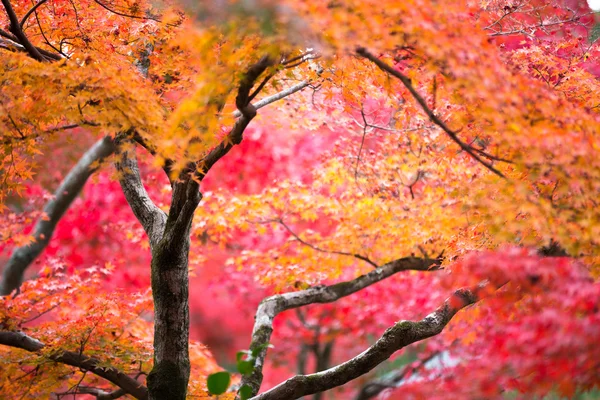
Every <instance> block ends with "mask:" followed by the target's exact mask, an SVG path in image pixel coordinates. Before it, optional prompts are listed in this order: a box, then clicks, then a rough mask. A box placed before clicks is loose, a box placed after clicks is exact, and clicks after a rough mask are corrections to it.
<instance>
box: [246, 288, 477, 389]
mask: <svg viewBox="0 0 600 400" xmlns="http://www.w3.org/2000/svg"><path fill="white" fill-rule="evenodd" d="M478 300H479V296H478V295H477V291H476V290H469V289H459V290H457V291H456V292H454V294H453V295H452V297H451V298H449V299H447V300H446V301H445V302H444V304H443V305H442V306H440V307H439V308H438V309H437V310H435V311H434V312H433V313H431V314H429V315H428V316H426V317H425V318H423V319H422V320H421V321H417V322H412V321H400V322H397V323H396V324H394V326H392V327H390V328H388V329H387V330H386V331H385V332H384V333H383V335H382V336H381V337H380V338H379V339H378V340H377V341H376V342H375V343H374V344H373V345H372V346H371V347H369V348H368V349H367V350H365V351H363V352H362V353H360V354H359V355H357V356H356V357H354V358H351V359H350V360H348V361H346V362H344V363H342V364H339V365H337V366H335V367H332V368H329V369H327V370H325V371H322V372H317V373H314V374H310V375H297V376H294V377H293V378H290V379H288V380H287V381H285V382H283V383H281V384H279V385H277V386H275V387H274V388H272V389H270V390H268V391H266V392H264V393H261V394H259V395H258V396H256V397H253V398H252V399H253V400H284V399H285V400H293V399H298V398H301V397H302V396H306V395H309V394H314V393H319V392H323V391H325V390H329V389H332V388H334V387H338V386H341V385H343V384H345V383H347V382H350V381H351V380H353V379H356V378H358V377H359V376H362V375H364V374H366V373H367V372H369V371H371V370H372V369H373V368H375V367H376V366H377V365H379V364H381V363H382V362H383V361H385V360H387V359H388V358H390V356H391V355H392V354H394V353H395V352H396V351H398V350H400V349H402V348H403V347H406V346H408V345H410V344H412V343H415V342H418V341H421V340H423V339H427V338H430V337H432V336H435V335H438V334H439V333H441V332H442V330H443V329H444V327H445V326H446V325H447V324H448V322H450V320H451V319H452V317H453V316H454V315H455V314H456V313H457V312H458V311H459V310H460V309H462V308H464V307H466V306H468V305H470V304H473V303H475V302H477V301H478Z"/></svg>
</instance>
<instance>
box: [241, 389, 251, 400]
mask: <svg viewBox="0 0 600 400" xmlns="http://www.w3.org/2000/svg"><path fill="white" fill-rule="evenodd" d="M239 395H240V399H242V400H248V399H249V398H250V397H252V388H251V387H250V386H248V385H244V386H242V387H241V388H240V391H239Z"/></svg>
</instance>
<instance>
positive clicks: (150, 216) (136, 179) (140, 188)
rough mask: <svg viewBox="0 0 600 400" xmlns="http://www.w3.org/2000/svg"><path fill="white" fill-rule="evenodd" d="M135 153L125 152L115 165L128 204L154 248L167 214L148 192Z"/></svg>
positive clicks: (161, 233) (131, 151) (159, 237)
mask: <svg viewBox="0 0 600 400" xmlns="http://www.w3.org/2000/svg"><path fill="white" fill-rule="evenodd" d="M134 152H135V150H134V149H131V150H126V151H123V154H122V155H121V160H120V161H117V162H116V163H115V167H116V168H117V170H118V171H119V183H120V184H121V189H122V190H123V194H124V195H125V198H126V199H127V203H129V206H130V207H131V210H132V211H133V214H134V215H135V217H136V218H137V219H138V221H140V223H141V224H142V227H143V228H144V231H145V232H146V234H147V235H148V239H149V240H150V245H151V246H152V247H154V246H156V244H158V242H159V241H160V239H161V238H162V235H163V232H164V229H165V224H166V222H167V214H165V212H164V211H162V210H161V209H160V208H158V207H157V206H156V205H155V204H154V202H153V201H152V199H151V198H150V196H149V195H148V192H146V189H145V188H144V184H143V183H142V179H141V178H140V170H139V168H138V164H137V160H136V158H135V154H134Z"/></svg>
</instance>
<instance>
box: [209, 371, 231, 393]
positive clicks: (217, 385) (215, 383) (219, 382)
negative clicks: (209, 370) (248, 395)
mask: <svg viewBox="0 0 600 400" xmlns="http://www.w3.org/2000/svg"><path fill="white" fill-rule="evenodd" d="M229 382H231V375H230V374H229V372H227V371H221V372H216V373H214V374H210V375H209V376H208V379H207V380H206V385H207V386H208V391H209V392H210V394H223V393H225V391H226V390H227V388H228V387H229Z"/></svg>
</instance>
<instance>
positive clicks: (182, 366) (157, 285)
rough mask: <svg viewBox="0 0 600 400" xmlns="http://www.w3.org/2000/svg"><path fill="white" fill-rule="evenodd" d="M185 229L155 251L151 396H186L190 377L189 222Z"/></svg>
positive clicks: (174, 399) (180, 399) (179, 399)
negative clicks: (179, 235)
mask: <svg viewBox="0 0 600 400" xmlns="http://www.w3.org/2000/svg"><path fill="white" fill-rule="evenodd" d="M190 222H191V221H190ZM186 230H187V232H186V234H185V235H184V238H183V240H181V241H179V243H173V241H172V240H168V238H169V235H166V237H165V238H164V239H163V240H162V241H161V242H160V243H159V245H158V246H156V248H155V249H154V250H153V251H152V295H153V297H154V368H152V371H151V372H150V374H149V375H148V380H147V381H148V393H149V399H150V400H167V399H168V400H184V399H185V398H186V393H187V385H188V380H189V377H190V359H189V352H188V338H189V305H188V284H189V281H188V255H189V249H190V238H189V226H188V228H187V229H186Z"/></svg>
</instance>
